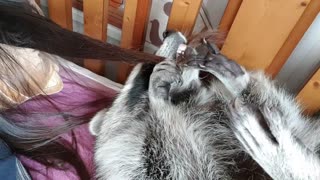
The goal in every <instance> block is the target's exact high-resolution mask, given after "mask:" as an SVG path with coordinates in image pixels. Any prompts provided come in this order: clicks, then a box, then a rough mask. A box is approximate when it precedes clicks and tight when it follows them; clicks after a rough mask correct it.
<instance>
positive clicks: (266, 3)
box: [222, 0, 310, 69]
mask: <svg viewBox="0 0 320 180" xmlns="http://www.w3.org/2000/svg"><path fill="white" fill-rule="evenodd" d="M309 2H310V0H276V1H273V0H272V1H271V0H245V1H243V2H242V4H241V7H240V9H239V11H238V14H237V16H236V18H235V20H234V23H233V25H232V27H231V29H230V31H229V34H228V37H227V39H226V41H225V44H224V46H223V48H222V53H224V54H226V55H227V56H228V57H230V58H231V59H234V60H236V61H237V62H238V63H240V64H242V65H244V66H245V67H246V68H248V69H266V68H267V67H268V66H269V65H270V63H271V62H272V60H273V59H274V57H275V56H276V54H277V53H278V52H279V50H280V48H281V47H282V45H283V44H284V43H285V41H286V40H287V38H288V36H289V34H290V32H291V31H292V29H293V28H294V27H295V25H296V23H297V22H298V20H299V19H300V17H301V15H302V14H303V12H304V11H305V9H306V7H307V5H308V4H309Z"/></svg>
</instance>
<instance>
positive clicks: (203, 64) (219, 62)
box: [187, 54, 249, 95]
mask: <svg viewBox="0 0 320 180" xmlns="http://www.w3.org/2000/svg"><path fill="white" fill-rule="evenodd" d="M187 65H188V66H193V67H196V68H199V69H200V70H202V71H206V72H209V73H211V74H213V75H214V76H216V77H217V78H218V79H219V80H220V81H221V82H222V83H223V84H224V85H225V86H226V87H227V88H228V89H229V91H230V92H231V93H233V94H234V95H238V94H239V93H241V92H242V90H243V89H245V88H246V87H247V85H248V83H249V74H248V73H247V72H246V71H245V69H244V68H243V67H241V66H240V65H239V64H237V63H236V62H234V61H232V60H230V59H228V58H227V57H226V56H224V55H222V54H209V55H208V56H206V57H205V58H203V59H196V60H191V61H189V62H188V63H187Z"/></svg>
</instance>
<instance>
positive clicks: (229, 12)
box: [219, 0, 243, 34]
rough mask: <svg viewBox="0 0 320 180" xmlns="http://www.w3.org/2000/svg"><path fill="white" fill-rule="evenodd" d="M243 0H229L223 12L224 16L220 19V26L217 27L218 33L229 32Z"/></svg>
mask: <svg viewBox="0 0 320 180" xmlns="http://www.w3.org/2000/svg"><path fill="white" fill-rule="evenodd" d="M242 1H243V0H229V2H228V4H227V7H226V9H225V11H224V14H223V16H222V18H221V21H220V25H219V31H220V32H223V33H226V34H227V33H228V31H229V30H230V28H231V26H232V24H233V22H234V19H235V18H236V16H237V13H238V11H239V8H240V6H241V4H242Z"/></svg>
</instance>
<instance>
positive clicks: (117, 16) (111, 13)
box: [72, 0, 123, 29]
mask: <svg viewBox="0 0 320 180" xmlns="http://www.w3.org/2000/svg"><path fill="white" fill-rule="evenodd" d="M111 2H112V1H109V7H108V24H111V25H113V26H115V27H117V28H119V29H121V27H122V18H123V9H122V8H119V6H118V5H116V4H114V3H113V4H112V3H111ZM72 5H73V7H74V8H76V9H78V10H80V11H83V2H82V1H79V0H72Z"/></svg>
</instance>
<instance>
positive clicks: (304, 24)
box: [266, 0, 320, 77]
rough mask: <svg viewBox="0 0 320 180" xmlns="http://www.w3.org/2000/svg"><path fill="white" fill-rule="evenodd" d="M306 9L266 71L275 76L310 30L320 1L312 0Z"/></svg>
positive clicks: (319, 7)
mask: <svg viewBox="0 0 320 180" xmlns="http://www.w3.org/2000/svg"><path fill="white" fill-rule="evenodd" d="M305 5H306V6H307V8H306V10H305V11H304V13H303V14H302V16H301V18H300V19H299V21H298V22H297V24H296V25H295V27H294V28H293V30H292V31H291V33H290V35H289V37H288V38H287V40H286V42H285V43H284V44H283V45H282V47H281V49H280V50H279V52H278V53H277V54H276V56H275V57H274V58H273V61H272V63H271V64H270V65H269V67H268V68H267V70H266V72H267V73H268V74H270V75H272V76H273V77H275V76H276V75H277V74H278V72H279V71H280V70H281V68H282V66H283V65H284V64H285V62H286V60H287V59H288V58H289V56H290V55H291V53H292V52H293V50H294V49H295V47H296V45H297V44H298V43H299V41H300V40H301V39H302V37H303V35H304V33H305V32H306V31H307V30H308V28H309V27H310V25H311V24H312V22H313V21H314V19H315V18H316V17H317V15H318V14H319V12H320V1H319V0H312V1H311V2H310V3H309V5H307V4H305Z"/></svg>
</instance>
